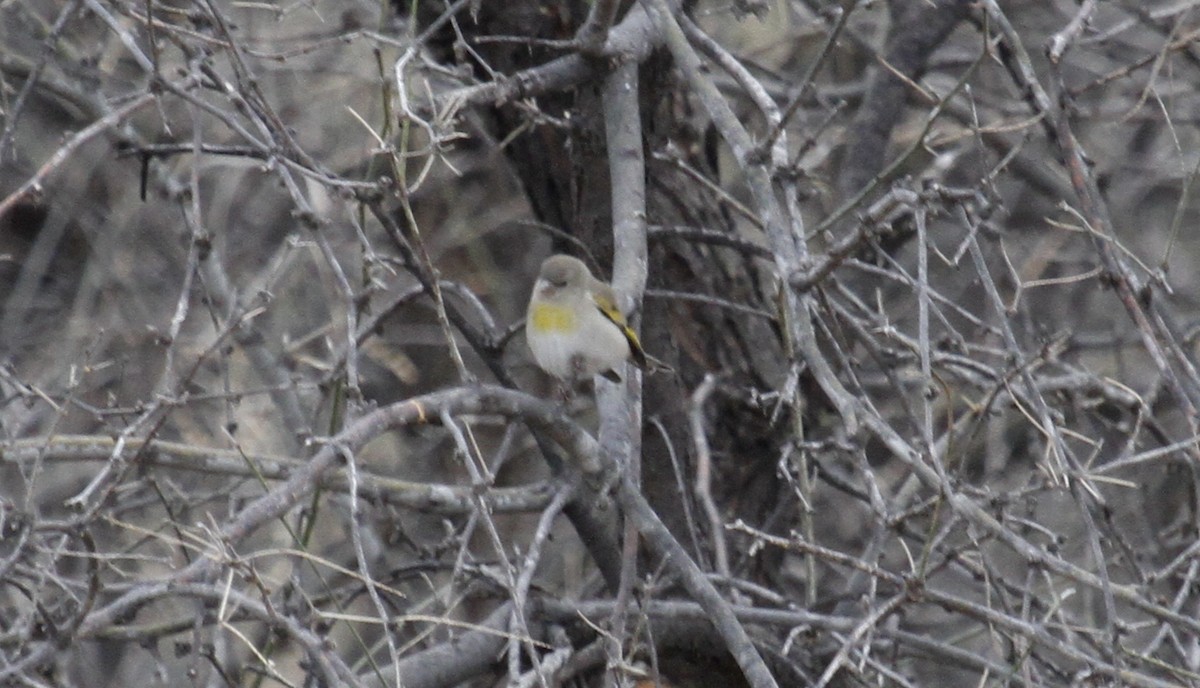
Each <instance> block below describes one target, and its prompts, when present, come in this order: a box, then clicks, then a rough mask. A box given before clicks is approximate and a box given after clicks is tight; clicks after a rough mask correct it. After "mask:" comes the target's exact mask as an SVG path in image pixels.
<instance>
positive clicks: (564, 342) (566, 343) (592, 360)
mask: <svg viewBox="0 0 1200 688" xmlns="http://www.w3.org/2000/svg"><path fill="white" fill-rule="evenodd" d="M585 317H586V321H585V323H583V326H581V327H577V328H575V331H574V332H547V333H541V334H537V335H533V334H532V333H527V335H526V339H527V340H528V342H529V350H530V351H532V352H533V360H534V361H537V364H538V365H539V366H540V367H541V368H542V369H543V370H545V371H546V372H548V373H550V374H551V375H553V376H555V377H557V378H561V379H564V380H568V379H575V378H581V377H592V376H593V375H597V374H599V373H603V372H606V371H609V370H613V369H616V370H617V371H618V372H621V365H622V364H623V363H624V362H625V360H626V359H628V358H629V342H628V341H626V340H625V335H624V334H622V333H621V331H620V330H619V329H618V328H617V326H616V325H614V324H613V323H612V322H610V321H609V320H608V319H607V318H605V317H604V316H603V315H601V314H600V312H599V311H593V312H589V313H588V315H587V316H585ZM584 331H586V332H587V333H588V335H587V336H584V335H582V334H580V333H581V332H584Z"/></svg>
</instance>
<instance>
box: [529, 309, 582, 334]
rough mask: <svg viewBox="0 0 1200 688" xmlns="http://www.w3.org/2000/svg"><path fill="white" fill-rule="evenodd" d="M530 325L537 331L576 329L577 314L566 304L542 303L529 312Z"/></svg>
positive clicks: (568, 330) (567, 330)
mask: <svg viewBox="0 0 1200 688" xmlns="http://www.w3.org/2000/svg"><path fill="white" fill-rule="evenodd" d="M528 326H529V327H532V328H533V329H534V330H535V331H537V332H570V331H571V330H574V329H575V314H574V313H572V312H571V309H570V308H567V307H565V306H553V305H550V304H547V303H540V304H538V305H536V306H534V307H533V312H532V313H530V314H529V323H528Z"/></svg>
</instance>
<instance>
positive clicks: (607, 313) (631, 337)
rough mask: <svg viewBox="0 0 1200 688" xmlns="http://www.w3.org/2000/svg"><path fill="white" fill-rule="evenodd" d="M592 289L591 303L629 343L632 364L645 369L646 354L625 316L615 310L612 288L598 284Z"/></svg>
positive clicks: (615, 300) (615, 302)
mask: <svg viewBox="0 0 1200 688" xmlns="http://www.w3.org/2000/svg"><path fill="white" fill-rule="evenodd" d="M597 282H598V283H597V284H596V285H595V286H594V287H593V288H592V290H591V294H592V301H593V302H594V303H595V304H596V309H597V310H599V311H600V314H601V315H603V316H604V317H605V318H608V320H609V321H610V322H612V324H614V325H616V326H617V327H618V328H620V330H621V334H623V335H625V340H626V341H628V342H629V353H630V354H631V355H632V356H633V363H634V365H636V366H637V367H639V368H641V369H642V370H645V369H646V352H645V351H644V350H643V349H642V342H641V340H639V339H638V336H637V332H634V331H633V328H632V327H630V326H629V323H628V322H627V321H626V320H625V314H624V313H622V312H621V309H620V308H617V299H616V296H615V295H614V294H613V290H612V287H610V286H608V285H607V284H604V283H603V282H599V281H597Z"/></svg>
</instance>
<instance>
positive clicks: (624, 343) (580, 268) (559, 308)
mask: <svg viewBox="0 0 1200 688" xmlns="http://www.w3.org/2000/svg"><path fill="white" fill-rule="evenodd" d="M525 338H526V340H527V341H528V342H529V350H530V351H532V352H533V360H534V361H535V362H536V363H537V364H538V366H539V367H540V368H541V369H542V370H545V371H546V372H547V373H550V374H551V375H553V376H554V377H556V378H558V379H560V380H564V381H571V382H578V381H580V380H584V379H589V378H591V377H592V376H593V375H603V376H604V377H605V378H607V379H609V380H612V381H613V382H620V381H621V374H620V370H621V367H622V365H623V364H624V363H625V362H626V361H633V364H634V365H636V366H637V367H638V368H641V369H642V370H645V369H646V352H645V351H643V350H642V344H641V342H640V341H638V336H637V333H636V332H634V331H633V328H631V327H629V323H628V322H626V320H625V315H624V314H623V313H622V312H621V309H620V308H618V307H617V299H616V295H615V294H614V293H613V289H612V287H611V286H609V285H608V284H607V283H605V282H602V281H600V280H598V279H596V278H595V277H593V276H592V273H591V271H590V270H588V268H587V266H586V265H584V264H583V261H581V260H579V259H577V258H572V257H571V256H567V255H561V254H560V255H554V256H550V257H549V258H547V259H546V260H545V261H543V262H542V269H541V271H540V272H539V273H538V279H537V283H536V284H534V285H533V294H532V295H531V296H530V297H529V311H528V313H527V314H526V318H525Z"/></svg>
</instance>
